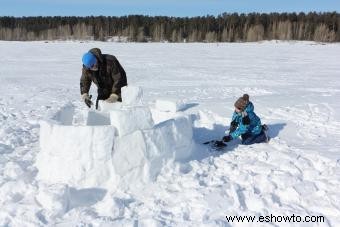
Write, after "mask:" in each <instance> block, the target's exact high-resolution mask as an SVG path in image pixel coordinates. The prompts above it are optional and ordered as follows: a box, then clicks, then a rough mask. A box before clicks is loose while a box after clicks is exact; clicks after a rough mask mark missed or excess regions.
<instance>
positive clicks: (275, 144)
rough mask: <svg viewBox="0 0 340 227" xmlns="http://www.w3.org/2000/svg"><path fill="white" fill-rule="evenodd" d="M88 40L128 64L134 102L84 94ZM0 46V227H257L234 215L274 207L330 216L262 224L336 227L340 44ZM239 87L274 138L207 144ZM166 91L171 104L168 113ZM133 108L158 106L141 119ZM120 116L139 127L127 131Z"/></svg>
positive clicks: (220, 130) (224, 123)
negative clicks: (218, 146)
mask: <svg viewBox="0 0 340 227" xmlns="http://www.w3.org/2000/svg"><path fill="white" fill-rule="evenodd" d="M92 47H99V48H101V49H102V52H103V53H111V54H114V55H115V56H116V57H117V58H118V59H119V61H120V62H121V64H122V65H123V67H124V68H125V70H126V72H127V76H128V83H129V87H128V88H129V89H130V88H131V89H133V90H130V91H131V92H127V95H131V99H130V101H129V103H125V104H124V103H121V104H110V105H106V103H104V102H100V103H99V105H100V107H101V110H102V112H96V111H95V110H93V109H92V110H90V111H89V110H88V109H87V107H86V106H85V104H83V103H82V101H81V100H80V95H79V78H80V73H81V62H80V59H81V56H82V54H83V53H84V52H86V51H88V49H90V48H92ZM0 51H1V52H2V53H4V54H3V56H2V58H0V65H1V71H0V207H1V209H0V226H249V225H250V226H258V224H259V223H243V224H242V223H236V222H234V223H228V222H227V220H226V218H225V216H226V215H256V216H259V215H271V214H273V215H293V214H294V215H300V216H301V217H305V216H307V215H317V216H318V215H323V216H324V217H325V222H323V223H303V222H301V223H282V222H281V223H278V222H276V223H267V224H266V226H267V225H268V226H281V225H284V226H291V225H295V226H339V225H340V215H339V214H340V206H339V204H340V191H339V188H340V153H339V151H340V133H339V132H340V131H339V128H340V114H339V113H340V104H339V102H338V100H339V98H340V82H339V75H340V64H339V59H340V45H339V44H326V45H318V44H317V43H311V42H275V41H273V42H261V43H228V44H227V43H226V44H198V43H197V44H195V43H194V44H170V43H145V44H139V43H138V44H137V43H103V42H86V43H79V42H49V43H44V42H0ZM130 86H131V87H130ZM141 89H143V91H142V92H140V91H141ZM90 93H91V94H92V95H94V97H95V94H96V89H95V86H94V85H93V86H92V88H91V91H90ZM243 93H248V94H249V95H250V99H251V101H252V102H253V103H254V105H255V112H256V113H257V114H258V115H259V116H260V117H261V120H262V122H263V123H266V124H267V125H268V126H269V135H270V137H271V140H270V142H269V143H268V144H256V145H251V146H243V145H240V141H239V140H235V141H232V142H231V143H230V144H229V146H228V147H227V148H226V150H225V151H224V152H215V151H210V150H209V149H208V148H207V147H205V146H203V145H201V143H202V142H205V141H207V140H211V139H215V138H221V137H222V136H223V134H224V131H225V130H228V124H229V122H230V118H231V115H232V111H233V103H234V102H235V100H236V99H237V98H238V97H240V96H241V95H242V94H243ZM142 98H143V100H142ZM126 100H128V99H126ZM141 100H142V101H141ZM157 100H167V101H170V103H169V102H168V104H166V105H165V106H166V109H167V110H165V111H166V112H165V111H164V109H159V108H157V106H156V102H157ZM179 101H180V102H182V103H184V106H183V107H182V108H178V106H177V104H176V102H179ZM124 105H125V106H124ZM169 107H170V108H169ZM135 108H141V109H143V108H144V109H145V108H146V109H147V108H150V109H149V111H145V112H144V110H143V111H141V112H142V113H143V114H142V116H134V117H132V115H130V114H132V113H131V112H133V113H135V111H132V110H135ZM111 111H112V112H115V111H117V112H118V111H122V112H124V114H123V116H128V117H127V119H125V122H126V124H127V123H129V124H130V125H129V124H127V125H128V129H129V130H127V131H125V132H124V133H119V129H118V128H119V127H117V126H115V124H112V121H111V119H112V114H111ZM129 111H130V112H129ZM176 111H177V112H176ZM126 112H128V113H126ZM146 112H147V114H146ZM150 115H151V117H150ZM138 117H140V118H139V119H138ZM128 119H132V120H128ZM145 119H148V121H147V122H149V123H150V124H149V125H147V126H145V125H144V124H143V125H142V126H138V127H135V126H136V124H135V123H136V122H135V121H137V120H145ZM150 119H152V122H153V123H152V124H151V120H150ZM39 123H41V124H39ZM111 124H112V125H111ZM116 125H117V124H116ZM144 126H145V127H144ZM122 127H125V126H122ZM124 130H125V129H124ZM124 130H121V131H122V132H123V131H124ZM41 131H42V132H41ZM123 134H124V135H123ZM40 135H41V137H40V138H39V136H40ZM94 138H96V139H94ZM39 141H40V142H39ZM95 141H97V142H95ZM91 142H92V143H91ZM191 151H192V153H191ZM37 167H39V169H38V168H37ZM41 168H42V169H43V170H44V171H40V169H41ZM113 185H118V186H116V187H114V186H113Z"/></svg>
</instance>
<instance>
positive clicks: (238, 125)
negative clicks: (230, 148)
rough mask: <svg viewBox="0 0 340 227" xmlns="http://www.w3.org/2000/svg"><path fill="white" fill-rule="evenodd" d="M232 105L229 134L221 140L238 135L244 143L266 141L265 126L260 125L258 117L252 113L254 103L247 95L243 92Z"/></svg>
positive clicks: (230, 138) (225, 140)
mask: <svg viewBox="0 0 340 227" xmlns="http://www.w3.org/2000/svg"><path fill="white" fill-rule="evenodd" d="M234 106H235V111H234V113H233V116H232V121H231V124H230V129H229V130H230V131H229V135H227V136H224V137H223V142H229V141H231V140H233V139H236V138H237V137H239V136H241V138H242V144H244V145H250V144H254V143H263V142H268V137H267V135H266V132H265V131H266V130H267V126H266V125H261V120H260V118H259V117H258V116H257V115H256V114H255V113H254V105H253V103H251V102H250V101H249V95H247V94H244V95H243V96H242V97H240V98H239V99H238V100H237V101H236V102H235V104H234Z"/></svg>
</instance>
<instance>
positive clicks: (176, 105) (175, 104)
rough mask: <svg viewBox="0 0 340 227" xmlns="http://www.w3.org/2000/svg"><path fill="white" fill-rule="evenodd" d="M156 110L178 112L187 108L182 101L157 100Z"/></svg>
mask: <svg viewBox="0 0 340 227" xmlns="http://www.w3.org/2000/svg"><path fill="white" fill-rule="evenodd" d="M155 108H156V109H158V110H160V111H165V112H173V113H175V112H177V111H180V110H182V109H184V108H185V104H184V103H183V101H181V100H170V99H157V100H156V103H155Z"/></svg>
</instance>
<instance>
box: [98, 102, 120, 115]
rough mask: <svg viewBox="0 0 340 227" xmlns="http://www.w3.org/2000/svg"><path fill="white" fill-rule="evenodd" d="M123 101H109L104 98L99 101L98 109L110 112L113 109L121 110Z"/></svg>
mask: <svg viewBox="0 0 340 227" xmlns="http://www.w3.org/2000/svg"><path fill="white" fill-rule="evenodd" d="M122 105H123V104H122V103H121V102H115V103H108V102H106V101H104V100H99V101H98V109H99V110H100V111H101V112H103V113H108V112H110V111H111V110H119V109H121V108H122Z"/></svg>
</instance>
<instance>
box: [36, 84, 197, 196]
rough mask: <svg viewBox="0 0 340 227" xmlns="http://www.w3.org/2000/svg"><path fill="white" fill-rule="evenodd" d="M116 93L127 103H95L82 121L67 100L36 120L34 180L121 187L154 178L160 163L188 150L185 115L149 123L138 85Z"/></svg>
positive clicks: (188, 127)
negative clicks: (49, 116)
mask: <svg viewBox="0 0 340 227" xmlns="http://www.w3.org/2000/svg"><path fill="white" fill-rule="evenodd" d="M122 94H123V100H127V103H124V102H123V103H118V104H107V103H104V102H101V103H100V105H99V106H100V108H101V111H94V110H89V111H88V112H86V113H84V114H83V115H84V116H83V119H84V123H82V124H75V123H74V122H75V117H74V114H75V110H74V107H72V105H69V106H65V107H64V108H62V109H61V110H60V111H59V112H58V113H57V114H56V115H55V117H53V118H52V119H50V120H47V121H41V122H40V148H41V150H40V152H39V154H38V156H37V160H36V166H37V168H38V170H39V172H38V176H37V177H38V179H40V180H42V181H44V182H46V183H50V184H55V183H60V184H67V185H69V186H71V187H105V188H117V187H119V188H124V189H127V188H131V187H138V185H142V184H145V183H147V182H151V181H154V180H155V179H156V177H157V175H158V173H159V172H160V170H161V168H162V166H163V165H164V164H165V163H166V162H168V161H173V160H176V161H180V160H185V159H187V158H188V157H189V156H190V155H191V150H192V146H193V143H194V142H193V139H192V137H193V132H192V122H191V119H190V117H189V116H186V115H184V114H183V115H180V116H178V115H174V118H170V119H168V120H165V121H163V122H159V123H157V124H156V125H155V124H154V119H153V115H152V114H151V111H150V109H149V107H148V106H144V105H143V104H142V101H141V100H142V94H143V93H142V90H141V88H139V87H130V86H129V87H126V88H124V92H123V93H122ZM124 95H125V96H124ZM129 95H130V96H129ZM170 105H172V104H171V103H170Z"/></svg>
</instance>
